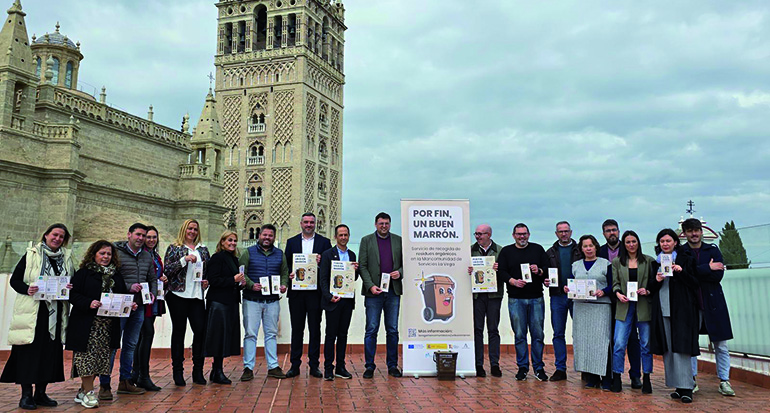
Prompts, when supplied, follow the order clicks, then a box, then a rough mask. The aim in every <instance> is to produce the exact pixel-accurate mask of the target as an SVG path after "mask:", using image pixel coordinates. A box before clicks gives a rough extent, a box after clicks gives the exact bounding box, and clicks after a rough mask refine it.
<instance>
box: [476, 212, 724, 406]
mask: <svg viewBox="0 0 770 413" xmlns="http://www.w3.org/2000/svg"><path fill="white" fill-rule="evenodd" d="M682 231H683V233H684V235H685V237H686V238H687V239H686V242H685V243H680V240H679V236H678V234H677V233H676V232H675V231H674V230H672V229H668V228H666V229H663V230H661V231H660V232H659V233H658V235H657V237H656V239H655V243H656V246H655V256H649V255H645V254H643V253H642V246H641V241H640V239H639V236H638V235H637V234H636V233H635V232H634V231H630V230H629V231H625V232H624V233H623V235H622V236H619V234H620V232H619V227H618V223H617V221H615V220H612V219H608V220H606V221H604V223H603V224H602V233H603V235H604V237H605V240H606V243H605V244H604V245H599V241H598V240H597V239H596V237H594V236H593V235H583V236H581V237H580V238H579V239H578V241H575V240H574V239H573V238H572V229H571V227H570V224H569V223H568V222H567V221H561V222H559V223H557V224H556V232H555V234H556V237H557V240H556V242H554V244H553V245H552V246H551V247H550V248H548V250H545V249H544V248H543V247H542V246H541V245H539V244H536V243H532V242H529V236H530V233H529V228H528V227H527V226H526V225H525V224H523V223H519V224H516V225H515V227H514V229H513V238H514V240H515V243H514V244H512V245H508V246H505V247H500V246H499V245H498V244H496V243H495V242H494V241H492V228H491V227H490V226H489V225H479V226H478V227H477V228H476V230H475V232H474V236H475V237H476V240H477V242H476V243H475V244H473V246H472V247H471V254H472V255H473V256H495V257H496V264H495V268H494V269H495V270H496V271H497V278H498V289H497V292H496V293H487V294H481V293H477V294H474V300H473V311H474V336H475V349H476V376H477V377H484V376H486V371H485V370H484V340H483V339H484V337H483V332H484V324H485V319H486V327H487V332H488V336H489V337H488V342H489V364H490V367H491V373H492V375H493V376H498V377H499V376H501V375H502V371H501V370H500V364H499V363H500V334H499V330H498V324H499V321H500V308H501V305H502V298H503V291H507V293H508V312H509V315H510V319H511V327H512V329H513V333H514V341H515V347H516V364H517V367H518V371H517V373H516V380H526V379H527V376H528V373H529V369H530V360H529V359H530V355H529V348H528V346H527V335H528V334H529V336H530V338H531V342H532V343H531V364H532V368H533V370H534V375H535V377H536V378H537V379H538V380H540V381H561V380H566V379H567V346H566V340H565V330H566V325H567V317H568V315H569V316H571V317H572V320H573V325H572V336H573V340H572V342H573V359H574V369H575V370H576V371H578V372H581V373H582V374H583V379H584V380H585V382H586V384H585V386H586V388H603V389H604V390H607V391H613V392H620V391H622V380H621V375H622V374H623V371H624V366H625V358H626V354H628V360H629V363H630V366H631V368H630V370H629V376H630V379H631V387H632V388H634V389H641V391H642V393H645V394H649V393H652V384H651V382H650V374H651V373H652V370H653V361H652V356H653V354H657V355H662V356H663V363H664V366H665V381H666V386H667V387H671V388H674V389H675V390H674V391H673V392H671V394H670V396H671V398H673V399H678V400H681V401H682V402H683V403H690V402H692V400H693V393H694V392H695V391H697V390H698V386H697V383H696V375H697V371H698V368H697V357H696V356H698V355H699V354H700V351H699V345H698V336H699V334H708V336H709V339H710V340H711V343H712V344H713V347H714V349H715V352H716V363H717V373H718V376H719V379H720V385H719V392H720V393H721V394H723V395H726V396H734V395H735V392H734V390H733V389H732V387H731V385H730V382H729V375H730V355H729V352H728V349H727V340H730V339H732V337H733V336H732V329H731V326H730V317H729V314H728V311H727V303H726V302H725V298H724V294H723V293H722V287H721V285H720V282H721V280H722V277H723V276H724V270H725V266H724V263H723V260H722V254H721V253H720V251H719V248H718V247H716V246H715V245H712V244H707V243H704V242H703V227H702V224H701V222H700V221H699V220H697V219H694V218H690V219H687V220H685V221H684V222H683V223H682ZM664 257H670V258H671V260H672V262H671V264H670V266H671V268H670V271H669V269H667V268H664V267H663V266H661V260H662V259H664ZM664 263H665V262H664ZM527 264H529V270H530V273H531V276H532V280H531V282H528V281H526V280H525V279H524V277H523V274H522V265H524V266H526V265H527ZM549 269H556V271H557V273H558V279H557V281H558V282H557V283H556V284H554V285H552V284H551V278H550V277H549V276H548V272H549V271H548V270H549ZM470 271H471V269H470V268H469V272H470ZM568 279H575V280H593V282H592V284H591V285H595V286H596V287H595V289H594V290H592V291H589V294H590V298H586V299H571V298H569V293H570V290H569V287H568ZM629 286H632V288H631V290H629ZM544 287H545V288H548V290H549V296H550V310H551V311H550V314H551V325H552V327H553V334H554V336H553V350H554V354H555V367H556V371H555V372H554V373H553V375H551V376H550V377H549V376H548V375H547V374H546V372H545V364H544V363H543V347H544V345H543V340H544V332H543V326H544V318H545V301H544V294H543V288H544Z"/></svg>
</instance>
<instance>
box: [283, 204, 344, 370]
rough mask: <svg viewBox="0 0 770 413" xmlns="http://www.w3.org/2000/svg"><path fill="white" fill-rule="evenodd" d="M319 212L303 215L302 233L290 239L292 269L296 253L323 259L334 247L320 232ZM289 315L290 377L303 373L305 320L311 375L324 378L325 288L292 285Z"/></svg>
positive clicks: (287, 245)
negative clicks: (323, 293)
mask: <svg viewBox="0 0 770 413" xmlns="http://www.w3.org/2000/svg"><path fill="white" fill-rule="evenodd" d="M315 224H316V222H315V215H314V214H313V213H311V212H307V213H305V214H302V218H301V219H300V226H301V227H302V232H301V233H299V234H297V235H295V236H293V237H291V238H289V239H288V240H287V241H286V250H285V251H286V263H287V264H289V272H293V271H294V260H293V258H294V254H317V255H316V260H317V262H318V263H320V262H321V253H322V252H324V251H326V250H328V249H329V248H331V247H332V243H331V242H330V241H329V238H326V237H324V236H322V235H319V234H316V232H315ZM288 287H289V292H288V293H287V296H288V297H289V315H290V316H291V356H290V361H291V369H289V371H287V372H286V377H287V378H290V377H294V376H297V375H299V366H300V364H302V350H303V340H304V338H305V320H307V328H308V332H309V333H310V342H309V343H308V347H307V358H308V366H309V367H310V375H311V376H313V377H317V378H321V377H323V373H321V370H320V369H319V368H318V367H319V365H320V361H319V359H320V356H321V311H322V310H321V291H320V289H316V290H309V291H296V290H292V289H291V284H289V285H288Z"/></svg>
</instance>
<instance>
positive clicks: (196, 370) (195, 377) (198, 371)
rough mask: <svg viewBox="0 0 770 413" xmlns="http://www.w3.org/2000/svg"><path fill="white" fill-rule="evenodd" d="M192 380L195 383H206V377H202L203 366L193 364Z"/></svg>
mask: <svg viewBox="0 0 770 413" xmlns="http://www.w3.org/2000/svg"><path fill="white" fill-rule="evenodd" d="M192 381H193V383H195V384H206V379H205V378H204V377H203V366H200V365H199V366H193V371H192Z"/></svg>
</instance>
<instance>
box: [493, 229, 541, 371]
mask: <svg viewBox="0 0 770 413" xmlns="http://www.w3.org/2000/svg"><path fill="white" fill-rule="evenodd" d="M513 238H514V240H515V241H516V242H515V243H514V244H513V245H508V246H506V247H504V248H503V249H502V250H501V251H500V254H499V255H498V261H497V262H498V270H497V277H498V279H499V280H500V281H501V282H504V283H505V284H506V286H507V288H508V313H509V315H510V317H511V327H512V328H513V335H514V341H515V346H516V364H517V366H518V368H519V371H518V372H517V373H516V380H519V381H521V380H526V379H527V373H528V372H529V360H528V359H529V351H528V348H527V331H529V334H530V335H531V336H532V367H533V368H534V370H535V377H536V378H537V379H538V380H540V381H547V380H548V375H547V374H546V373H545V370H544V367H545V364H543V337H544V335H543V319H544V318H545V304H544V301H543V285H544V284H546V285H547V281H546V280H547V277H546V274H545V272H546V268H548V256H547V255H546V254H545V250H544V249H543V247H542V246H541V245H540V244H535V243H534V242H529V228H528V227H527V226H526V225H525V224H522V223H519V224H516V226H515V227H513ZM523 264H526V265H523ZM522 266H523V267H524V270H529V273H530V274H531V279H530V280H526V279H524V277H523V276H522V269H523V268H522Z"/></svg>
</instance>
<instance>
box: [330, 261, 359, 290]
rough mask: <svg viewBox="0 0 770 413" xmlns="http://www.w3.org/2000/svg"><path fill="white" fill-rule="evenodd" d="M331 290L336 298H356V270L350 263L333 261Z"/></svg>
mask: <svg viewBox="0 0 770 413" xmlns="http://www.w3.org/2000/svg"><path fill="white" fill-rule="evenodd" d="M330 277H331V279H330V280H329V289H330V290H331V293H332V295H333V296H335V297H342V298H355V296H356V290H355V288H356V269H355V268H353V263H351V262H348V261H332V270H331V274H330Z"/></svg>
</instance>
